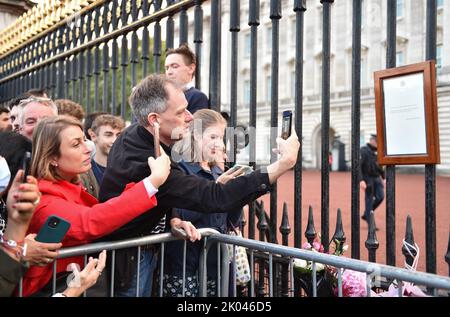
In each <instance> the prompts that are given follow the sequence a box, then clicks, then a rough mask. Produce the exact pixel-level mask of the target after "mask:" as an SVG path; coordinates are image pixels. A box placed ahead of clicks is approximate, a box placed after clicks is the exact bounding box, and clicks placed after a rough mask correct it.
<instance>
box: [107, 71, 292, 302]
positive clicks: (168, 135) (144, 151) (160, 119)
mask: <svg viewBox="0 0 450 317" xmlns="http://www.w3.org/2000/svg"><path fill="white" fill-rule="evenodd" d="M129 103H130V105H131V107H132V110H133V113H134V116H135V117H136V119H137V123H136V124H133V125H131V126H129V127H128V128H127V129H125V130H124V131H123V132H122V133H121V135H120V136H119V138H118V139H117V140H116V142H115V143H114V145H113V147H112V148H111V151H110V153H109V156H108V165H107V167H106V171H105V174H104V176H103V182H102V186H101V187H100V201H107V200H108V199H111V198H112V197H116V196H118V195H120V194H121V193H122V191H123V190H124V189H125V185H124V184H127V183H129V182H138V181H140V180H141V179H142V178H144V177H145V175H146V174H148V173H149V169H148V167H147V166H146V164H145V161H146V159H145V158H146V157H148V156H149V155H155V140H154V135H155V131H159V133H158V134H159V137H160V142H161V145H162V148H163V150H164V151H165V152H167V153H170V152H171V149H170V147H171V146H172V145H173V144H174V143H176V142H177V141H179V140H181V139H182V138H183V137H185V135H186V134H187V132H188V130H189V125H190V122H191V121H192V115H191V113H190V112H189V111H188V110H187V106H188V103H187V100H186V97H185V95H184V93H183V91H182V90H181V89H180V88H178V86H177V84H176V83H174V82H173V81H172V80H170V79H169V78H168V77H167V76H164V75H150V76H148V77H146V78H145V79H143V80H142V81H141V82H140V83H139V84H138V85H137V86H136V88H135V89H134V90H133V92H132V93H131V96H130V98H129ZM278 146H279V152H280V154H281V156H280V159H279V160H278V161H276V162H274V163H272V164H270V165H269V166H267V168H265V169H264V170H258V171H255V172H253V173H251V174H249V175H245V176H241V177H237V178H234V179H231V180H230V181H228V182H227V183H226V184H220V183H216V182H215V181H213V180H209V179H205V178H203V177H198V176H195V175H186V173H185V171H184V170H183V169H182V168H181V167H179V166H178V164H177V163H176V162H175V161H173V160H172V169H171V171H170V174H169V177H168V179H167V181H166V183H164V185H163V186H161V188H160V189H159V192H158V193H157V198H158V206H157V207H156V208H154V210H153V211H152V212H151V213H147V214H144V215H142V216H140V217H138V218H136V219H135V220H133V221H132V222H129V223H128V224H126V225H125V226H123V227H121V228H120V229H118V230H116V231H115V232H114V234H110V235H108V236H107V237H105V240H106V241H112V240H121V239H126V238H132V237H139V236H144V235H149V234H152V232H155V229H156V226H157V225H158V224H159V223H160V221H161V219H162V218H163V217H165V215H166V214H169V213H170V211H171V209H172V208H183V209H189V210H195V211H198V212H202V213H213V212H214V213H224V212H230V211H233V210H236V209H239V208H241V207H242V206H244V205H246V204H248V203H249V202H250V201H252V200H254V199H256V198H257V197H259V196H261V195H263V194H265V193H267V192H268V191H269V190H270V188H271V184H272V183H274V182H275V181H276V179H278V177H280V176H281V175H282V174H283V173H285V172H286V171H288V170H289V169H290V168H292V167H293V166H294V165H295V163H296V161H297V153H298V149H299V147H300V143H299V142H298V138H297V135H296V134H295V132H294V133H292V135H291V137H290V138H288V139H287V140H282V139H281V138H280V139H278ZM224 174H227V173H224ZM172 226H175V228H182V229H184V231H186V233H187V236H188V237H189V238H191V240H196V239H198V235H197V234H196V230H194V228H193V226H192V224H191V223H190V222H186V221H180V222H179V223H172ZM158 232H160V231H158ZM156 254H157V251H156V250H148V253H147V255H145V256H144V257H142V258H141V259H140V263H141V264H140V268H142V267H143V266H144V265H145V270H143V271H140V272H139V274H140V277H141V278H143V277H144V276H145V280H149V281H150V282H149V284H147V285H145V286H143V283H140V284H139V285H140V287H141V289H140V290H139V292H140V293H141V291H142V292H144V291H145V292H149V291H150V290H151V288H152V287H151V286H152V285H151V281H152V275H153V270H154V268H155V267H156V262H157V259H156V258H157V257H156ZM149 263H150V264H149ZM136 264H137V263H136V250H135V249H124V250H119V251H118V252H116V265H115V272H116V279H115V281H116V283H115V285H116V286H117V290H118V291H119V292H120V293H121V294H123V295H124V296H127V295H128V296H135V294H136V291H137V290H136V275H137V274H136V273H137V272H136ZM149 266H150V269H149Z"/></svg>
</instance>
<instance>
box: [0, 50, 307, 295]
mask: <svg viewBox="0 0 450 317" xmlns="http://www.w3.org/2000/svg"><path fill="white" fill-rule="evenodd" d="M166 56H167V57H166V63H165V69H166V74H165V75H150V76H148V77H146V78H144V79H143V80H142V81H141V82H140V83H139V84H138V85H137V86H136V87H134V88H133V90H132V92H131V95H130V97H129V104H130V106H131V108H132V112H133V115H134V118H135V119H136V121H137V122H136V123H133V124H131V125H129V126H128V127H126V128H125V122H124V121H123V119H122V118H120V117H117V116H114V115H111V114H108V113H90V114H88V115H87V116H85V114H84V111H83V107H82V105H79V104H77V103H75V102H73V101H71V100H67V99H59V100H52V99H50V98H49V96H48V95H47V93H46V92H45V90H39V89H34V90H30V91H28V92H26V93H24V94H23V95H21V96H18V97H17V98H16V99H15V100H13V101H12V102H11V103H10V104H9V108H8V109H6V108H0V131H1V132H0V156H1V158H0V192H1V193H2V197H3V198H2V201H1V208H0V218H1V219H0V221H1V223H0V224H1V225H2V227H1V228H0V229H1V235H0V236H1V243H0V259H1V262H0V263H1V264H0V296H10V295H18V288H17V284H18V281H19V279H20V278H21V277H22V278H23V288H22V292H23V295H24V296H52V295H53V296H79V295H80V294H82V293H83V292H85V291H86V290H87V289H89V290H88V293H87V294H88V296H107V295H108V294H110V292H111V290H110V289H109V287H110V283H109V278H110V276H111V272H110V270H111V263H110V261H109V262H108V261H107V258H108V260H109V259H110V257H109V256H107V254H106V251H104V252H102V253H101V254H100V255H98V258H94V257H96V255H93V256H92V257H90V258H89V261H88V263H86V264H85V263H84V259H83V257H70V258H63V259H58V261H57V265H56V288H57V294H52V291H53V287H52V272H53V262H54V261H55V259H56V258H57V257H58V251H59V250H60V249H61V248H66V247H70V246H80V245H85V244H88V243H92V242H98V241H117V240H124V239H128V238H136V237H141V236H147V235H152V234H156V233H161V232H164V231H170V230H171V228H176V229H182V230H184V232H185V233H186V239H188V240H190V242H189V243H188V254H189V257H188V259H187V270H186V275H187V277H188V280H189V281H190V284H189V285H187V286H186V287H189V289H191V290H192V291H191V292H189V293H185V295H186V296H197V295H198V276H197V275H198V267H199V264H198V255H199V252H200V244H199V242H198V240H200V239H201V236H200V234H199V232H198V230H197V229H198V228H203V227H212V228H215V229H217V230H219V231H220V232H226V231H227V228H228V227H229V226H232V227H235V226H236V225H237V224H238V223H239V219H240V216H241V210H242V207H243V206H245V205H246V204H248V203H249V202H251V201H252V200H254V199H256V198H257V197H259V196H261V195H264V194H266V193H267V192H269V191H270V189H271V185H272V184H273V183H274V182H275V181H276V180H277V179H278V178H279V177H280V176H281V175H282V174H283V173H285V172H286V171H288V170H290V169H291V168H292V167H293V166H294V165H295V163H296V161H297V154H298V150H299V147H300V143H299V141H298V138H297V136H296V134H295V130H294V132H293V133H292V135H291V136H290V137H289V138H288V139H287V140H284V139H278V140H277V142H278V151H279V154H280V155H279V159H278V161H276V162H274V163H272V164H270V165H268V166H267V167H265V168H264V169H262V170H257V171H254V172H253V173H250V174H248V175H243V171H242V170H240V169H238V170H234V169H233V170H227V171H226V170H225V161H226V151H225V144H224V131H225V127H226V125H227V123H226V120H225V119H224V118H223V116H222V115H221V114H220V113H218V112H216V111H213V110H210V109H208V108H209V102H208V99H207V97H206V96H205V95H204V94H203V93H202V92H201V91H199V90H197V89H195V87H194V86H193V84H192V82H193V78H194V74H195V68H196V65H195V61H196V58H195V55H194V54H193V53H192V51H191V50H190V49H189V47H187V46H186V45H182V46H181V47H179V48H176V49H172V50H169V51H168V52H167V54H166ZM5 118H6V119H5ZM198 122H200V123H201V124H200V128H198V124H196V123H198ZM155 135H159V140H160V145H159V146H158V145H156V144H157V143H156V142H155ZM175 145H177V146H175ZM158 149H159V151H157V150H158ZM174 149H177V151H178V150H180V152H179V153H177V155H176V156H177V157H182V158H183V159H182V160H181V161H178V160H177V161H175V160H174V153H173V151H174ZM27 152H31V162H30V167H29V170H24V166H26V165H25V164H23V159H22V158H23V157H25V156H26V153H27ZM158 152H160V155H157V153H158ZM25 174H27V175H25ZM28 174H29V175H28ZM25 176H26V177H25ZM51 216H57V217H60V218H62V219H64V220H65V221H67V222H69V223H70V228H69V229H68V231H67V233H66V235H65V236H64V238H63V240H62V241H61V242H58V243H46V242H41V241H37V239H36V234H37V233H38V232H39V230H40V229H41V228H42V227H43V226H44V225H45V223H46V221H47V219H48V218H49V217H51ZM181 248H182V247H181V244H180V242H178V241H175V242H173V243H171V244H168V246H167V250H166V252H165V254H166V261H165V263H166V267H165V272H166V273H165V274H166V275H165V279H164V282H163V289H164V295H165V296H180V295H181V294H182V293H183V291H182V290H181V289H180V288H174V287H173V283H171V282H175V283H176V282H177V281H179V279H180V278H181V275H182V266H183V264H182V263H181V260H180V259H181V257H180V252H182V251H181ZM212 253H214V252H212ZM158 254H159V249H158V246H155V245H149V246H143V247H142V251H141V252H140V258H137V250H136V248H130V249H120V250H117V251H116V254H115V260H114V267H115V269H114V274H115V276H114V278H115V283H114V290H113V291H114V295H115V296H123V297H134V296H136V294H138V296H143V297H144V296H151V295H152V288H153V281H154V280H156V279H154V272H155V270H156V269H157V268H158V266H159V265H160V263H159V261H158V258H159V257H158ZM137 261H139V266H137V265H136V264H137ZM216 261H217V259H216V258H215V257H213V256H211V258H208V269H207V271H208V294H210V295H214V294H216V287H217V285H215V279H216V276H217V263H216ZM68 267H69V268H71V270H69V271H68V270H67V268H68ZM137 267H139V272H136V268H137ZM78 268H80V269H78ZM81 268H82V269H81ZM103 272H108V274H102V273H103ZM70 274H74V275H76V277H77V280H78V283H69V285H67V283H66V281H67V276H68V275H70ZM137 274H139V281H140V282H139V289H138V285H137V282H136V280H137ZM93 285H95V286H94V287H92V286H93Z"/></svg>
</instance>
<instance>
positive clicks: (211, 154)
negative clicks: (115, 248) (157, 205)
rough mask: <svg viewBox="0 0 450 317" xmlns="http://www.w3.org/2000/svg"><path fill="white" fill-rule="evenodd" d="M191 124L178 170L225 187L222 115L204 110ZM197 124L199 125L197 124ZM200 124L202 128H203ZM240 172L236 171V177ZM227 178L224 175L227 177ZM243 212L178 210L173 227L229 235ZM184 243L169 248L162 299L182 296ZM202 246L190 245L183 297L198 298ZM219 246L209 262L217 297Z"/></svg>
mask: <svg viewBox="0 0 450 317" xmlns="http://www.w3.org/2000/svg"><path fill="white" fill-rule="evenodd" d="M193 117H194V120H193V121H191V127H190V128H191V129H190V130H191V138H184V139H183V140H181V141H180V143H183V144H181V145H180V148H181V149H182V152H181V153H180V154H181V156H182V157H183V160H182V161H180V163H179V167H180V168H181V169H182V170H184V172H185V173H186V174H188V175H194V176H196V177H201V178H205V179H208V180H213V181H217V182H220V183H222V184H225V183H226V182H227V181H228V180H230V179H231V178H229V177H222V178H221V177H220V175H222V173H223V170H222V169H221V168H220V167H219V165H220V164H221V163H223V162H224V149H225V144H224V142H223V139H224V134H225V133H224V132H225V128H226V126H227V122H226V120H225V119H224V118H223V117H222V115H221V114H220V113H218V112H216V111H214V110H209V109H201V110H198V111H197V112H196V113H195V114H194V116H193ZM194 122H196V123H198V124H194ZM200 123H201V124H200ZM238 173H239V171H236V174H235V176H237V175H238ZM224 176H225V175H224ZM240 216H241V208H237V209H236V210H234V211H233V212H230V213H211V214H202V213H199V212H196V211H193V210H188V209H175V210H174V212H173V213H172V218H171V221H170V222H171V224H172V223H174V222H175V223H176V222H179V221H180V220H185V221H190V222H191V223H192V224H193V225H194V226H195V227H196V228H197V229H199V228H213V229H216V230H218V231H219V232H221V233H227V231H228V227H229V226H233V227H238V225H239V220H240ZM183 248H184V243H183V242H182V241H179V240H178V241H173V242H170V243H168V244H167V246H166V251H165V255H166V258H165V260H164V263H165V268H164V274H165V275H164V280H163V295H164V296H170V297H176V296H182V295H183V289H182V285H183V283H182V282H183V257H181V256H180V254H183ZM202 248H203V243H201V242H200V241H198V242H194V243H188V244H187V250H186V268H185V269H186V271H185V274H186V279H185V281H186V282H185V292H184V296H187V297H196V296H198V293H199V288H198V286H199V282H198V269H199V257H200V253H201V250H202ZM217 265H218V263H217V245H214V246H213V247H212V248H211V249H210V250H209V253H208V259H207V272H208V275H207V285H208V287H207V295H208V296H217V286H216V282H217Z"/></svg>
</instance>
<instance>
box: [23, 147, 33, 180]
mask: <svg viewBox="0 0 450 317" xmlns="http://www.w3.org/2000/svg"><path fill="white" fill-rule="evenodd" d="M30 161H31V153H30V152H28V151H27V152H25V154H24V155H23V158H22V165H21V167H22V170H23V176H22V183H26V182H27V176H28V175H29V174H30Z"/></svg>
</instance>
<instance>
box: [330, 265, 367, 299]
mask: <svg viewBox="0 0 450 317" xmlns="http://www.w3.org/2000/svg"><path fill="white" fill-rule="evenodd" d="M335 292H336V294H337V292H338V289H337V288H336V290H335ZM366 295H367V289H366V273H363V272H357V271H352V270H345V271H344V273H342V296H344V297H365V296H366Z"/></svg>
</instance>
